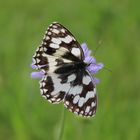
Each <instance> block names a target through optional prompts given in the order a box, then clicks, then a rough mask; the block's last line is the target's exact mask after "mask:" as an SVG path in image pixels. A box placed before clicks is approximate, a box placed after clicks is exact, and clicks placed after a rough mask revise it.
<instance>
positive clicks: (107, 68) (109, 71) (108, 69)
mask: <svg viewBox="0 0 140 140" xmlns="http://www.w3.org/2000/svg"><path fill="white" fill-rule="evenodd" d="M103 69H105V70H107V71H109V72H112V70H111V69H109V68H107V67H103Z"/></svg>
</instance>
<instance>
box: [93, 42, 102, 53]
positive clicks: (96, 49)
mask: <svg viewBox="0 0 140 140" xmlns="http://www.w3.org/2000/svg"><path fill="white" fill-rule="evenodd" d="M101 45H102V40H99V41H98V45H97V47H96V48H95V50H94V55H95V54H96V52H97V51H98V50H99V47H101Z"/></svg>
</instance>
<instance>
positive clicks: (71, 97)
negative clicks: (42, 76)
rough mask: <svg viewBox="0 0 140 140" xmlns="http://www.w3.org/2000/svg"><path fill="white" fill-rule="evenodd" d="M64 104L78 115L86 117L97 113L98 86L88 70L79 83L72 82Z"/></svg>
mask: <svg viewBox="0 0 140 140" xmlns="http://www.w3.org/2000/svg"><path fill="white" fill-rule="evenodd" d="M74 82H76V81H74ZM76 83H77V82H76ZM64 104H65V106H66V108H68V109H69V110H70V111H71V112H73V113H75V114H77V115H80V116H84V117H91V116H94V115H95V113H96V109H97V97H96V87H95V85H94V84H93V81H92V79H91V75H90V74H89V73H88V72H87V71H86V72H85V74H84V75H83V77H82V78H81V80H80V81H79V83H78V84H71V88H70V90H69V91H68V94H66V96H65V99H64Z"/></svg>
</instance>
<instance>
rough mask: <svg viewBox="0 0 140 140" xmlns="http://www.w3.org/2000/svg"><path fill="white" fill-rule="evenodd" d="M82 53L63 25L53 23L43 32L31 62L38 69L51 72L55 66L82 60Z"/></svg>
mask: <svg viewBox="0 0 140 140" xmlns="http://www.w3.org/2000/svg"><path fill="white" fill-rule="evenodd" d="M83 57H84V55H83V51H82V49H81V47H80V45H79V43H78V42H77V41H76V39H75V38H74V36H73V35H72V34H71V33H70V31H68V30H67V29H66V28H65V27H64V26H63V25H61V24H59V23H57V22H54V23H52V24H51V25H50V26H49V28H48V30H47V31H46V32H45V35H44V38H43V41H42V44H41V45H40V46H39V48H38V49H37V50H36V52H35V54H34V56H33V61H34V65H36V66H37V68H38V69H42V70H43V71H45V72H46V71H48V70H49V71H50V72H53V71H54V70H55V69H56V65H57V66H58V65H61V64H63V63H70V62H72V61H77V60H78V59H79V60H83V59H84V58H83Z"/></svg>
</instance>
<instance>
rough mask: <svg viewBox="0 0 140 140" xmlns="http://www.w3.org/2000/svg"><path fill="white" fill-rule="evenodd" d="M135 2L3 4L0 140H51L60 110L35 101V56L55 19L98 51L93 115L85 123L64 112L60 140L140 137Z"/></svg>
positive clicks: (31, 0)
mask: <svg viewBox="0 0 140 140" xmlns="http://www.w3.org/2000/svg"><path fill="white" fill-rule="evenodd" d="M139 6H140V1H139V0H133V1H131V0H116V1H115V0H112V1H111V0H104V1H99V0H77V1H76V0H69V1H68V0H59V1H56V0H51V1H48V0H24V1H22V0H13V1H10V0H9V1H8V0H5V1H4V0H1V1H0V140H56V139H57V137H58V134H59V129H60V121H61V112H62V110H63V104H58V105H52V104H50V103H49V102H47V101H46V100H45V99H44V98H42V97H41V96H40V93H39V84H38V81H39V80H38V79H31V78H30V73H31V72H32V69H31V68H30V63H31V62H32V55H33V53H34V52H35V50H36V48H37V47H38V45H39V44H40V42H41V40H42V38H43V34H44V32H45V30H46V29H47V27H48V26H49V24H50V23H51V22H53V21H59V22H60V23H62V24H63V25H64V26H66V27H67V28H68V29H69V30H70V31H71V32H72V33H73V34H74V35H75V36H76V38H77V40H78V41H79V42H80V43H82V42H86V43H87V44H88V46H89V47H90V49H92V50H93V51H94V50H95V48H96V47H97V46H98V45H99V42H101V45H100V48H99V49H98V52H97V53H96V58H97V60H98V61H99V62H103V63H104V65H105V66H106V67H107V68H109V69H111V70H112V72H108V71H107V70H105V69H102V70H101V71H100V72H99V73H98V74H97V75H96V77H98V78H100V80H101V83H100V84H99V85H98V87H97V88H98V93H97V94H98V110H97V114H96V116H95V118H91V119H83V118H81V117H77V116H75V115H73V114H72V113H70V112H69V111H65V113H66V119H65V124H64V125H65V126H64V133H63V140H77V139H78V140H139V139H140V73H139V72H140V7H139Z"/></svg>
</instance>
